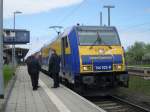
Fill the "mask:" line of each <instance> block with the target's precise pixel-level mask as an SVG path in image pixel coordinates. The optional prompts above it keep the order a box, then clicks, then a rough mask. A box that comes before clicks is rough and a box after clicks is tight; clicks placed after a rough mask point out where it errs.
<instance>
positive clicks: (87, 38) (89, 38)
mask: <svg viewBox="0 0 150 112" xmlns="http://www.w3.org/2000/svg"><path fill="white" fill-rule="evenodd" d="M78 37H79V44H80V45H120V40H119V37H118V34H117V31H116V30H115V29H114V28H108V29H107V27H106V28H101V29H98V28H97V29H95V30H94V29H92V30H90V28H88V30H86V29H85V28H84V29H82V30H81V29H80V30H78Z"/></svg>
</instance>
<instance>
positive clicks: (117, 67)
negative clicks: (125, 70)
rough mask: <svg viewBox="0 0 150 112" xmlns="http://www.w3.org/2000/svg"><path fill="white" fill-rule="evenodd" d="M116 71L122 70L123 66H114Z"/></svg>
mask: <svg viewBox="0 0 150 112" xmlns="http://www.w3.org/2000/svg"><path fill="white" fill-rule="evenodd" d="M114 69H115V70H122V65H120V64H117V65H114Z"/></svg>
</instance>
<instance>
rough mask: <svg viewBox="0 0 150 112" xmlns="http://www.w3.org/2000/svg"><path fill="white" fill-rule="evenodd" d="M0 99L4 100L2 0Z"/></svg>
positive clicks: (0, 17)
mask: <svg viewBox="0 0 150 112" xmlns="http://www.w3.org/2000/svg"><path fill="white" fill-rule="evenodd" d="M0 98H4V79H3V0H0Z"/></svg>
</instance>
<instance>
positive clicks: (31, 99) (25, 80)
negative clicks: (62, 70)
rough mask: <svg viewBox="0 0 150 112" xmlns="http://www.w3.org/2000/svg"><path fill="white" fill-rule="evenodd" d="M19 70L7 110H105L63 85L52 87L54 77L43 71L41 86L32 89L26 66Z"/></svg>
mask: <svg viewBox="0 0 150 112" xmlns="http://www.w3.org/2000/svg"><path fill="white" fill-rule="evenodd" d="M17 71H18V72H17V73H16V75H17V79H16V83H15V85H14V88H13V89H12V92H11V94H10V98H9V100H8V103H7V105H6V108H5V112H105V111H104V110H103V109H101V108H99V107H97V106H96V105H94V104H93V103H91V102H89V101H87V100H86V99H85V98H83V97H81V96H79V95H78V94H76V93H74V92H73V91H71V90H70V89H68V88H66V87H64V86H63V85H60V87H59V88H56V89H53V88H51V86H52V85H53V81H52V79H51V78H50V77H48V76H46V75H44V74H43V73H40V80H39V85H40V88H39V89H38V90H37V91H32V87H31V81H30V77H29V75H28V73H27V69H26V66H21V67H19V68H18V70H17Z"/></svg>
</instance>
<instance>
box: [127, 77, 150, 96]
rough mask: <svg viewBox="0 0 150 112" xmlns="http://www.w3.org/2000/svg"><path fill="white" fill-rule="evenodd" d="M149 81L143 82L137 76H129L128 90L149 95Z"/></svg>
mask: <svg viewBox="0 0 150 112" xmlns="http://www.w3.org/2000/svg"><path fill="white" fill-rule="evenodd" d="M149 88H150V80H144V79H143V78H142V77H139V76H130V81H129V90H131V91H136V92H140V93H144V94H146V95H150V89H149Z"/></svg>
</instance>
